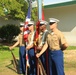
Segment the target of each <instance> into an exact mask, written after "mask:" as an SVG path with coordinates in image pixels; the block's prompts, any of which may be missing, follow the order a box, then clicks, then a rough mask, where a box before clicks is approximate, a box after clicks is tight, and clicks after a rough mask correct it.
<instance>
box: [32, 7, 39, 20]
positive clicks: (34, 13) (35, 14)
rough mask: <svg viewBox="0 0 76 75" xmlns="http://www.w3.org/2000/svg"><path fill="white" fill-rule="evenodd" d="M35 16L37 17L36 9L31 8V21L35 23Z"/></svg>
mask: <svg viewBox="0 0 76 75" xmlns="http://www.w3.org/2000/svg"><path fill="white" fill-rule="evenodd" d="M37 15H38V14H37V8H33V9H32V15H31V17H32V20H34V21H37V19H38V16H37Z"/></svg>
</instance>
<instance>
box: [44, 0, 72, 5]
mask: <svg viewBox="0 0 76 75" xmlns="http://www.w3.org/2000/svg"><path fill="white" fill-rule="evenodd" d="M43 1H44V5H48V4H55V3H61V2H66V1H73V0H43Z"/></svg>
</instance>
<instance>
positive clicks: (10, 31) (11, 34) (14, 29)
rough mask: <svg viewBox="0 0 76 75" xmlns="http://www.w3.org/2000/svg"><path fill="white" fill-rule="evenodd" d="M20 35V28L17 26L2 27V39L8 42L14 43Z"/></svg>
mask: <svg viewBox="0 0 76 75" xmlns="http://www.w3.org/2000/svg"><path fill="white" fill-rule="evenodd" d="M19 33H20V28H19V27H18V26H17V25H13V24H7V25H3V26H2V27H0V38H1V39H2V40H3V39H5V40H6V42H8V43H9V42H12V40H13V39H14V38H15V37H16V36H17V35H18V34H19Z"/></svg>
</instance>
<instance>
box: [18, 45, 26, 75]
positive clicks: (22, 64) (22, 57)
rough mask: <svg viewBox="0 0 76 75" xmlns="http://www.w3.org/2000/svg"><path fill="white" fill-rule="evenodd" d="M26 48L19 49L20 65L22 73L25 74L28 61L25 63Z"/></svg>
mask: <svg viewBox="0 0 76 75" xmlns="http://www.w3.org/2000/svg"><path fill="white" fill-rule="evenodd" d="M25 52H26V51H25V46H20V47H19V59H20V62H19V65H20V73H22V74H25V65H26V61H25V54H26V53H25Z"/></svg>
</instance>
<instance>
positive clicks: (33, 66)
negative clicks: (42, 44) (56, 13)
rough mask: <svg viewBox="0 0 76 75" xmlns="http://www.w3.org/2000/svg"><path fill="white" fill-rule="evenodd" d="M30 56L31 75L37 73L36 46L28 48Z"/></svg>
mask: <svg viewBox="0 0 76 75" xmlns="http://www.w3.org/2000/svg"><path fill="white" fill-rule="evenodd" d="M28 57H29V64H30V69H29V75H36V58H35V51H34V48H31V49H30V50H28Z"/></svg>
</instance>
